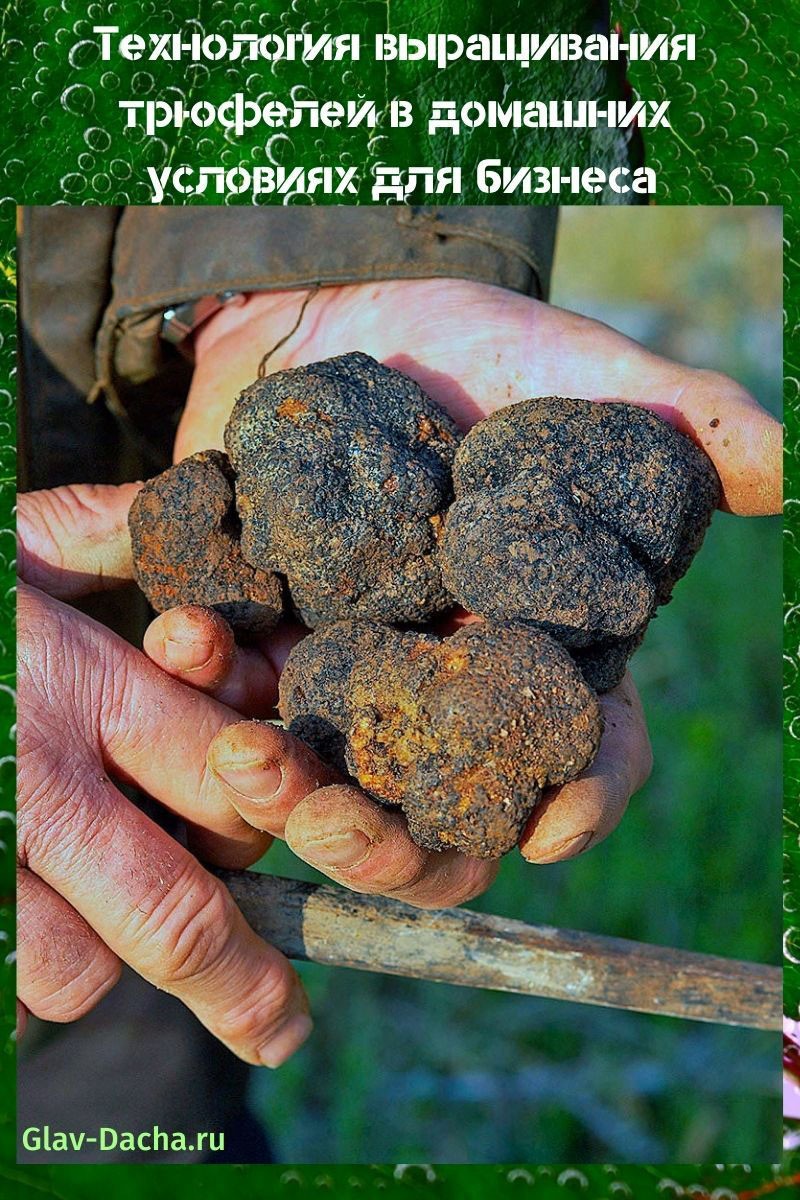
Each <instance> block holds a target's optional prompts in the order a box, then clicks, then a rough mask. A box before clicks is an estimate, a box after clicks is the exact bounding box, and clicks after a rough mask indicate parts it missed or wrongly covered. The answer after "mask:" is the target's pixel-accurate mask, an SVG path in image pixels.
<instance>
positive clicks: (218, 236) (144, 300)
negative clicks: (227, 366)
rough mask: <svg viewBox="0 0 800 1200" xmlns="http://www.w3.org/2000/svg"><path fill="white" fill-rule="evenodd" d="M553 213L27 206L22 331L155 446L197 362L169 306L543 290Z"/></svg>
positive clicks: (540, 294) (402, 208) (538, 209)
mask: <svg viewBox="0 0 800 1200" xmlns="http://www.w3.org/2000/svg"><path fill="white" fill-rule="evenodd" d="M556 217H557V209H556V208H545V207H539V206H531V207H522V206H519V207H510V206H509V207H494V206H480V207H442V208H435V207H425V208H410V207H406V206H376V207H367V206H363V207H324V208H323V207H320V208H311V207H302V208H293V207H277V206H276V207H273V208H266V207H264V208H253V209H245V208H224V207H218V208H211V207H204V208H191V207H184V208H157V207H153V208H127V209H92V208H79V209H67V208H59V207H55V208H49V209H48V208H31V209H26V210H24V212H23V226H22V238H21V279H22V317H23V325H24V328H25V331H26V333H27V335H28V336H29V337H31V338H32V339H33V340H34V341H35V344H36V346H37V347H38V349H39V350H40V351H41V352H42V353H43V354H44V355H45V357H46V358H47V359H48V361H49V362H50V363H52V364H55V366H56V367H57V368H58V370H59V371H60V372H62V374H65V375H66V376H67V377H68V379H69V380H70V382H71V384H72V385H73V387H74V388H75V389H76V390H77V391H78V392H80V391H83V393H84V394H85V395H88V396H89V397H90V398H91V399H98V398H100V397H101V396H102V397H104V398H105V400H106V402H107V403H108V405H109V406H110V407H111V409H112V410H113V411H114V412H116V413H117V414H118V415H122V416H123V417H124V418H125V420H126V421H127V422H128V423H129V424H132V426H133V427H134V429H135V430H136V431H138V433H140V434H141V435H142V436H143V437H145V438H146V440H147V442H148V443H149V444H150V445H151V446H152V445H153V443H154V442H155V443H158V444H163V443H164V441H165V439H168V438H169V437H170V433H171V430H172V429H173V428H174V423H175V419H176V414H177V412H178V411H179V410H180V408H181V406H182V404H183V401H184V399H185V396H186V391H187V389H188V385H189V380H190V378H191V364H190V363H188V362H187V361H186V359H185V358H184V357H183V356H182V355H181V354H180V353H179V352H178V351H177V350H176V349H175V348H174V347H173V346H171V345H169V344H168V343H166V342H165V341H164V340H163V339H162V338H161V337H160V330H161V321H162V316H163V313H164V310H165V309H166V308H168V307H169V306H170V305H172V304H176V303H181V302H184V301H187V300H191V299H195V298H197V297H199V296H205V295H211V294H213V293H216V292H220V291H226V290H234V291H242V292H252V291H266V290H270V289H276V288H304V287H308V286H310V285H313V284H319V285H322V286H325V285H330V284H336V283H353V282H359V281H364V280H376V279H408V278H414V279H421V278H430V277H435V276H439V277H441V276H446V277H453V278H461V279H473V280H479V281H481V282H485V283H492V284H496V285H498V286H500V287H506V288H511V289H513V290H515V291H519V292H523V293H526V294H528V295H532V296H538V297H543V298H546V296H547V291H548V287H549V280H550V267H551V263H552V257H553V245H554V239H555V228H556Z"/></svg>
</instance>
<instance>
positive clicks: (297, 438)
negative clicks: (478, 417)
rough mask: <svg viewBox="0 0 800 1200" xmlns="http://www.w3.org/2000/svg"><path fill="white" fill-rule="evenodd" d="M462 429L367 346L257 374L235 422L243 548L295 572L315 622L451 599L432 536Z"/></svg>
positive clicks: (431, 607) (415, 613) (410, 618)
mask: <svg viewBox="0 0 800 1200" xmlns="http://www.w3.org/2000/svg"><path fill="white" fill-rule="evenodd" d="M459 436H460V435H459V433H458V430H457V428H456V426H455V425H454V423H453V422H452V421H451V420H450V418H449V417H448V416H447V414H446V413H444V412H442V411H441V410H440V409H439V408H438V407H437V406H436V405H435V404H434V403H433V401H432V400H430V399H429V397H428V396H426V395H425V393H424V392H423V391H422V389H421V388H420V387H419V386H418V385H417V384H416V383H414V382H413V380H411V379H409V378H407V376H405V375H403V374H401V373H400V372H399V371H395V370H392V369H391V368H389V367H384V366H382V365H381V364H380V363H377V362H375V360H374V359H372V358H370V357H369V356H368V355H366V354H360V353H352V354H344V355H342V356H341V357H339V358H332V359H327V360H326V361H324V362H319V363H312V364H311V365H310V366H304V367H295V368H293V369H291V370H288V371H280V372H277V373H276V374H274V375H269V376H267V377H266V378H265V379H261V380H258V381H256V383H254V384H252V385H251V386H250V387H248V388H247V389H246V390H245V391H244V392H242V394H241V396H240V397H239V399H238V401H237V403H236V406H235V408H234V410H233V413H232V415H231V418H230V421H229V422H228V427H227V429H226V432H225V444H226V446H227V449H228V453H229V455H230V458H231V461H232V463H233V465H234V468H235V470H236V474H237V505H238V510H239V516H240V518H241V522H242V553H243V554H244V556H245V558H246V559H247V561H248V562H250V563H251V564H252V565H253V566H255V567H259V568H260V569H262V570H265V571H278V572H280V573H281V574H282V575H285V577H286V579H287V581H288V585H289V590H290V594H291V598H292V601H293V603H294V605H295V607H296V609H297V611H298V613H299V614H300V616H301V617H302V619H303V621H305V623H306V624H307V625H309V626H312V627H313V626H316V625H319V624H321V623H323V622H325V621H331V620H335V619H336V618H339V617H345V616H360V617H369V618H372V619H374V620H378V621H387V622H422V621H425V620H427V619H428V618H430V617H431V616H433V615H434V614H435V613H437V612H440V611H442V610H443V609H445V608H447V607H448V605H449V604H451V603H452V601H451V599H450V597H449V596H448V594H447V592H446V591H445V589H444V587H443V585H442V578H441V570H440V566H439V560H438V556H437V553H436V547H437V538H438V534H439V532H440V529H441V522H442V515H443V512H444V510H445V509H446V507H447V505H448V504H449V502H450V499H451V496H452V483H451V466H452V462H453V457H454V454H455V450H456V446H457V444H458V440H459Z"/></svg>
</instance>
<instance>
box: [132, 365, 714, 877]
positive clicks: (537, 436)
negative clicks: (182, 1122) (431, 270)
mask: <svg viewBox="0 0 800 1200" xmlns="http://www.w3.org/2000/svg"><path fill="white" fill-rule="evenodd" d="M225 446H226V450H227V455H225V454H222V453H220V452H218V451H207V452H204V453H202V454H196V455H194V456H193V457H192V458H188V459H185V460H184V461H183V462H181V463H178V464H177V465H176V466H175V467H172V468H170V469H169V470H168V471H166V472H164V474H162V475H160V476H158V477H157V478H156V479H154V480H151V481H150V482H149V483H148V484H147V485H146V486H145V487H144V488H143V489H142V491H141V492H140V493H139V495H138V497H137V499H136V501H135V502H134V505H133V507H132V509H131V515H130V528H131V537H132V544H133V554H134V564H135V570H136V576H137V579H138V581H139V583H140V586H141V587H142V589H143V591H144V592H145V594H146V595H147V596H148V598H149V600H150V601H151V603H152V604H153V606H154V607H155V608H156V609H158V610H159V611H163V610H164V609H166V608H169V607H172V606H174V605H177V604H187V603H194V604H204V605H211V606H213V607H214V608H216V609H218V611H220V612H221V613H222V614H223V615H224V616H225V617H226V618H227V619H228V620H229V621H230V622H231V624H232V625H233V626H234V629H235V630H236V632H237V634H238V635H239V636H240V637H243V638H247V637H253V636H260V635H262V634H263V633H265V632H267V631H268V630H269V629H270V628H272V627H273V626H274V625H275V624H276V623H277V621H278V620H279V618H280V616H281V615H282V613H283V612H284V611H285V612H286V613H288V614H295V615H297V616H299V617H300V618H301V619H302V621H303V622H304V623H305V624H306V625H307V626H309V627H310V628H311V629H313V630H314V633H313V634H311V635H310V636H309V637H307V638H305V639H304V640H303V641H302V642H301V643H300V644H299V645H298V646H297V647H296V648H295V649H294V650H293V651H292V654H291V655H290V657H289V661H288V663H287V666H286V669H285V672H284V675H283V678H282V681H281V694H280V711H281V715H282V717H283V718H284V720H285V722H286V723H287V725H288V726H289V728H290V729H291V731H292V732H293V733H296V734H297V735H298V736H300V737H301V738H303V739H304V740H305V741H306V742H308V743H309V744H310V745H311V746H312V747H313V748H314V749H315V750H316V751H317V753H319V754H320V755H321V756H322V757H323V758H325V759H327V760H328V761H330V762H331V763H333V764H334V765H335V766H337V767H338V768H339V769H340V770H342V771H343V772H345V773H347V774H349V775H351V776H352V777H353V778H354V779H356V780H357V781H358V782H359V783H360V784H361V786H362V787H364V788H365V789H366V790H367V791H368V792H369V793H370V794H371V795H373V796H374V797H376V798H377V799H378V800H380V801H381V802H383V803H385V804H388V805H396V806H400V807H401V808H402V809H403V811H404V813H405V815H406V817H407V820H408V824H409V829H410V831H411V834H412V836H413V837H414V838H415V840H416V841H418V842H419V844H420V845H423V846H426V847H430V848H435V849H444V848H448V847H450V848H456V849H459V850H462V851H464V852H465V853H468V854H471V855H476V856H483V857H486V856H489V857H495V856H498V855H500V854H503V853H505V851H506V850H508V849H510V848H511V846H513V845H514V844H515V842H516V841H517V840H518V838H519V835H520V833H521V831H522V828H523V827H524V824H525V822H526V821H527V819H528V817H529V815H530V813H531V811H532V809H533V808H534V807H535V805H536V803H537V802H538V800H539V798H540V796H541V793H542V790H543V789H544V788H546V787H550V786H554V785H557V784H561V783H565V782H567V781H568V780H570V779H573V778H575V776H576V775H577V774H579V773H580V772H581V771H582V770H583V769H585V767H586V766H587V765H588V764H589V763H590V762H591V761H592V758H593V757H594V755H595V753H596V751H597V747H598V745H599V741H600V736H601V732H602V717H601V712H600V707H599V703H598V700H597V696H596V694H595V693H597V692H603V691H608V690H609V689H610V688H612V687H614V686H615V685H616V684H617V683H618V682H619V680H620V679H621V677H622V675H623V674H624V671H625V667H626V664H627V661H628V658H629V657H630V655H631V654H632V653H633V651H634V650H635V649H636V647H637V646H638V644H639V643H640V641H641V639H642V637H643V636H644V632H645V629H646V627H647V624H648V622H649V620H650V619H651V617H652V616H653V614H654V612H655V610H656V608H657V606H658V605H660V604H664V603H666V602H667V601H668V600H669V598H670V595H671V592H672V588H673V586H674V584H675V582H676V581H677V580H678V579H679V578H680V577H681V575H683V573H684V572H685V571H686V570H687V568H688V566H689V563H690V562H691V559H692V557H693V556H694V554H695V553H696V551H697V549H698V548H699V546H700V543H701V542H702V539H703V536H704V533H705V530H706V528H707V526H708V523H709V520H710V518H711V513H712V511H713V509H714V508H715V507H716V505H717V503H718V500H719V481H718V479H717V476H716V472H715V471H714V468H713V466H712V464H711V463H710V461H709V460H708V459H707V458H706V457H705V455H704V454H703V453H702V451H700V450H699V449H698V448H697V447H696V446H695V445H694V444H693V443H692V442H691V441H690V440H689V439H688V438H687V437H685V436H684V435H682V434H681V433H679V432H678V431H677V430H675V429H673V428H672V427H671V426H670V425H668V424H666V423H665V422H663V421H661V420H660V419H659V418H658V417H656V416H654V415H653V414H652V413H650V412H648V411H647V410H645V409H642V408H639V407H637V406H634V405H628V404H596V403H591V402H589V401H585V400H570V399H561V398H556V397H547V398H544V399H536V400H527V401H524V402H523V403H521V404H516V405H512V406H511V407H509V408H506V409H503V410H501V411H499V412H497V413H495V414H494V415H492V416H491V417H489V418H487V419H486V420H485V421H482V422H481V423H480V424H478V425H476V426H475V427H474V428H473V429H472V430H471V431H470V432H469V433H468V434H467V435H466V437H464V438H463V439H462V436H461V434H460V433H459V431H458V429H457V428H456V426H455V425H454V423H453V422H452V420H451V419H450V418H449V417H448V416H447V414H446V413H444V412H442V411H441V410H440V409H439V408H438V407H437V406H436V405H435V404H434V402H433V401H432V400H431V399H430V398H429V397H428V396H426V395H425V393H424V392H423V391H422V389H421V388H420V387H419V386H418V385H417V384H416V383H414V382H413V381H412V380H411V379H409V378H407V377H406V376H405V375H403V374H401V373H400V372H399V371H395V370H392V369H391V368H389V367H385V366H382V365H381V364H379V363H377V362H375V361H374V360H373V359H371V358H369V357H368V356H367V355H365V354H361V353H352V354H345V355H342V356H340V357H338V358H333V359H329V360H326V361H325V362H320V363H313V364H311V365H310V366H306V367H297V368H294V369H292V370H288V371H282V372H278V373H276V374H274V375H271V376H268V377H266V378H265V379H260V380H258V381H256V382H255V383H254V384H252V385H251V386H250V387H249V388H247V389H246V390H245V391H244V392H242V394H241V395H240V397H239V399H238V400H237V402H236V405H235V407H234V410H233V413H232V415H231V418H230V420H229V422H228V426H227V429H226V432H225ZM455 604H459V605H461V606H463V607H464V608H466V609H468V610H469V611H470V612H472V613H474V614H476V615H477V616H479V617H481V618H482V621H481V622H479V623H475V624H472V625H469V626H467V627H465V628H463V629H462V630H460V631H459V632H458V633H455V634H453V635H452V636H450V637H444V638H440V637H437V636H436V635H435V634H434V633H433V632H432V631H431V630H430V628H428V629H427V630H420V629H419V628H417V629H414V630H413V631H412V630H409V629H408V628H405V629H404V628H403V627H404V626H405V627H408V626H410V625H413V626H417V627H419V626H423V627H424V626H430V624H431V622H433V621H435V619H436V618H437V617H438V616H439V615H440V614H442V613H443V612H444V611H445V610H447V609H448V608H452V607H453V606H454V605H455ZM398 627H399V628H398Z"/></svg>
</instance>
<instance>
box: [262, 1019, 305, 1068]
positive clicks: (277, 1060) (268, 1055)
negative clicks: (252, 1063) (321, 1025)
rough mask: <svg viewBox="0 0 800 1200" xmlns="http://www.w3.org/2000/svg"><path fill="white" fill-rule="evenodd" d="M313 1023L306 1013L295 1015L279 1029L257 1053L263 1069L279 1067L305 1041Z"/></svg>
mask: <svg viewBox="0 0 800 1200" xmlns="http://www.w3.org/2000/svg"><path fill="white" fill-rule="evenodd" d="M313 1028H314V1022H313V1021H312V1020H311V1017H309V1015H308V1014H307V1013H297V1015H296V1016H294V1017H290V1018H289V1020H288V1021H287V1022H286V1023H285V1024H284V1025H282V1026H281V1027H280V1029H279V1030H278V1032H277V1033H276V1034H275V1035H274V1037H271V1038H270V1040H269V1041H268V1042H267V1043H266V1044H265V1045H263V1046H262V1047H261V1048H260V1050H259V1051H258V1057H259V1060H260V1061H261V1062H262V1063H263V1064H264V1066H265V1067H272V1068H275V1067H281V1066H283V1064H284V1063H285V1062H286V1060H287V1058H291V1056H292V1055H293V1054H294V1052H295V1050H299V1048H300V1047H301V1046H302V1044H303V1042H304V1041H305V1040H306V1038H307V1037H308V1035H309V1034H310V1033H311V1030H312V1029H313Z"/></svg>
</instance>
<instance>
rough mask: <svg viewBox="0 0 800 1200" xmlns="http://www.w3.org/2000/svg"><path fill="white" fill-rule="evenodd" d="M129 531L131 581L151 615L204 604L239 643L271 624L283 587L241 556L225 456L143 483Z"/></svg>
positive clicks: (208, 454) (207, 457)
mask: <svg viewBox="0 0 800 1200" xmlns="http://www.w3.org/2000/svg"><path fill="white" fill-rule="evenodd" d="M128 525H129V529H130V535H131V545H132V549H133V565H134V572H135V575H136V580H137V582H138V584H139V586H140V588H141V589H142V591H143V592H144V594H145V595H146V596H147V599H148V600H149V601H150V603H151V604H152V606H153V608H155V609H156V611H157V612H165V611H166V610H167V609H169V608H174V607H175V606H176V605H179V604H200V605H205V606H208V607H211V608H214V609H216V611H217V612H219V613H220V614H221V616H223V617H224V618H225V619H226V620H227V621H228V622H229V623H230V625H231V627H232V628H233V630H234V632H235V633H236V634H237V635H239V636H240V638H243V639H245V640H246V639H247V638H251V637H257V636H260V635H261V634H265V633H268V632H269V631H270V630H271V629H272V628H273V627H274V626H275V625H276V623H277V621H278V620H279V618H280V616H281V612H282V609H283V589H282V585H281V581H280V579H279V578H278V577H277V575H275V574H274V573H273V572H271V571H261V570H258V569H257V568H255V567H253V566H252V565H251V564H250V563H248V562H246V561H245V559H244V558H243V557H242V553H241V549H240V546H239V533H240V527H239V519H238V517H237V514H236V506H235V501H234V475H233V471H232V469H231V465H230V463H229V462H228V459H227V457H226V456H225V455H224V454H222V453H220V452H219V451H218V450H205V451H203V452H201V453H200V454H194V455H192V457H191V458H185V459H183V461H182V462H179V463H177V464H176V465H175V466H173V467H170V468H169V469H168V470H166V471H164V472H163V473H162V474H161V475H158V476H156V478H155V479H151V480H149V481H148V483H146V484H145V486H144V487H143V488H142V490H141V491H140V492H139V493H138V495H137V496H136V499H135V500H134V502H133V505H132V506H131V511H130V514H129V518H128Z"/></svg>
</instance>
